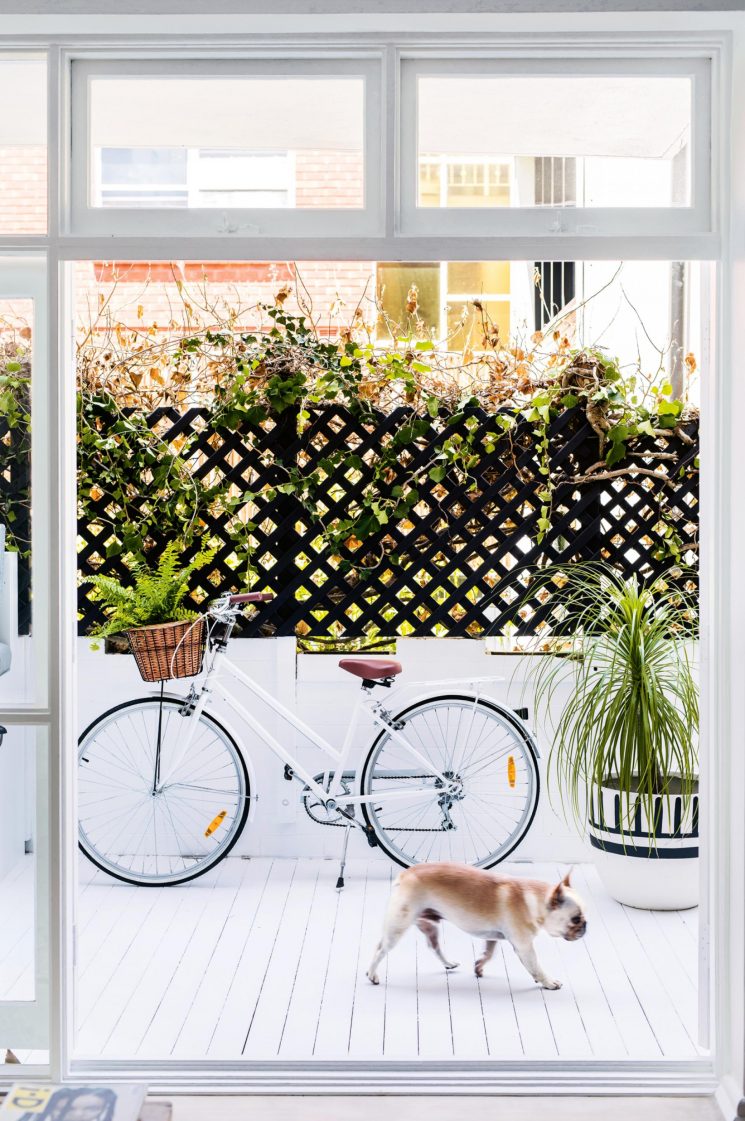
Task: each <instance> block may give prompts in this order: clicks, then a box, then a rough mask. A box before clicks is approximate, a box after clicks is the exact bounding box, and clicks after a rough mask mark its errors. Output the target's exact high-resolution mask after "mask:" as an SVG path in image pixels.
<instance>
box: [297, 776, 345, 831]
mask: <svg viewBox="0 0 745 1121" xmlns="http://www.w3.org/2000/svg"><path fill="white" fill-rule="evenodd" d="M356 777H357V776H356V775H355V772H354V771H343V772H342V776H341V791H340V792H339V795H338V797H337V799H336V802H335V803H334V804H333V806H329V807H327V806H324V804H323V803H322V802H321V801H320V800H319V799H318V797H317V796H316V795H315V794H314V793H313V791H312V790H311V789H310V787H308V786H306V787H304V789H303V794H302V798H303V805H304V806H305V812H306V813H307V815H308V817H309V818H310V819H311V821H315V822H316V824H317V825H335V826H338V827H344V826H347V825H348V824H349V822H350V820H353V819H354V816H355V814H354V806H348V805H344V795H345V794H351V793H352V789H353V787H354V781H355V778H356ZM313 781H314V782H316V783H318V785H319V786H322V787H323V789H324V790H330V789H331V784H332V783H333V781H334V772H333V771H322V772H321V774H319V775H314V776H313Z"/></svg>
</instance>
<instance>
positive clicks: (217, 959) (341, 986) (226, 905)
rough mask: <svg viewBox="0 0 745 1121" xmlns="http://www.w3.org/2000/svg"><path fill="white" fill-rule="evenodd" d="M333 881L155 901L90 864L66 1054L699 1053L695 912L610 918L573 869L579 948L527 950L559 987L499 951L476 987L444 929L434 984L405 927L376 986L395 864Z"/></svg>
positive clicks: (229, 877)
mask: <svg viewBox="0 0 745 1121" xmlns="http://www.w3.org/2000/svg"><path fill="white" fill-rule="evenodd" d="M503 867H504V868H505V870H506V871H512V872H514V873H515V874H517V875H520V874H523V875H526V874H530V875H538V876H541V877H544V878H546V879H554V878H558V872H559V869H558V868H557V867H555V866H552V865H549V864H545V865H526V864H519V865H505V866H503ZM337 870H338V865H337V864H336V862H335V861H320V860H286V859H277V860H271V859H265V858H256V859H251V860H242V859H238V858H235V859H228V860H226V861H224V862H223V863H222V864H221V865H220V866H219V867H218V868H217V869H216V870H215V872H214V873H210V874H208V875H207V876H205V877H203V878H202V879H200V880H196V881H195V882H194V883H192V884H189V885H186V886H184V887H182V888H167V889H160V890H158V889H155V890H153V889H148V888H134V887H129V886H127V885H124V884H118V883H115V882H114V881H112V880H109V879H108V878H106V877H105V876H103V875H102V874H100V873H97V872H95V870H94V869H92V868H91V866H90V865H88V864H87V863H85V864H84V865H83V866H82V867H81V897H80V914H79V937H78V947H79V951H78V952H79V991H78V1025H79V1034H78V1041H77V1047H76V1054H77V1055H78V1057H80V1058H98V1057H102V1056H106V1057H110V1058H134V1057H140V1058H151V1059H162V1058H165V1057H167V1056H173V1057H176V1058H180V1059H196V1058H200V1059H203V1058H205V1057H208V1058H214V1059H240V1058H241V1057H243V1058H246V1059H254V1060H256V1059H258V1060H267V1059H273V1058H279V1059H284V1060H303V1059H307V1058H309V1057H311V1056H313V1057H315V1058H320V1059H333V1060H339V1059H347V1058H350V1059H371V1058H385V1059H413V1058H421V1059H428V1060H433V1059H434V1060H436V1059H440V1058H443V1059H444V1058H453V1057H456V1058H460V1059H487V1058H493V1059H505V1060H514V1059H519V1058H521V1057H525V1058H528V1059H539V1060H546V1059H557V1058H558V1059H593V1058H595V1059H602V1060H614V1059H624V1058H631V1059H635V1060H645V1059H646V1060H650V1059H651V1060H654V1059H657V1060H659V1059H690V1058H694V1057H696V1056H697V1055H698V1054H699V1053H700V1052H699V1051H698V1049H697V1045H696V1039H697V1031H696V1021H697V983H696V976H697V929H696V912H695V911H686V912H671V913H665V912H645V911H635V910H633V909H631V908H625V907H621V906H620V905H619V904H617V903H615V902H614V901H613V900H611V899H610V898H609V897H608V896H607V895H606V894H605V893H604V891H603V890H602V888H601V886H600V882H599V880H598V878H597V875H596V873H595V871H594V869H593V868H592V866H591V865H585V866H581V867H579V868H577V869H575V873H574V876H575V884H576V886H577V888H578V890H579V891H580V892H581V893H582V894H583V896H584V898H585V901H586V905H587V911H588V919H589V924H588V932H587V935H586V936H585V938H584V939H582V940H581V941H580V942H577V943H567V942H563V941H559V940H555V939H551V938H548V937H546V936H541V937H540V938H539V940H538V943H537V946H538V952H539V956H540V958H541V959H542V961H543V962H544V963H545V965H546V967H547V969H548V970H549V971H550V972H551V973H552V974H553V975H554V976H556V977H558V978H559V979H560V980H562V981H563V982H564V985H563V988H562V989H560V990H558V991H556V992H546V991H543V990H541V989H538V988H537V987H536V985H535V984H534V982H533V981H532V980H531V978H530V977H529V976H528V975H527V973H526V972H525V971H524V969H523V967H522V966H521V965H520V963H519V962H518V960H517V958H516V957H515V955H514V953H513V951H512V949H511V947H510V946H509V945H505V944H500V949H499V951H498V953H497V954H496V955H495V957H494V959H493V961H492V962H491V963H490V966H488V967H487V972H486V975H485V977H484V978H483V980H482V981H481V982H479V981H477V980H476V978H475V976H474V973H473V961H474V956H475V953H476V952H477V951H478V950H479V945H478V944H477V943H475V942H473V941H472V940H471V939H470V938H469V937H468V936H466V935H464V934H462V933H461V932H460V931H458V930H456V929H454V928H452V927H446V928H445V932H444V939H443V941H444V942H445V944H446V947H447V953H448V956H450V957H453V958H455V959H456V960H459V961H460V962H461V963H462V965H461V968H460V969H458V970H456V971H455V972H453V973H450V974H446V973H445V971H444V970H443V969H442V966H441V965H440V963H439V962H438V961H437V959H436V958H435V957H434V955H433V954H432V953H431V951H430V950H429V949H428V947H427V945H426V943H425V940H424V938H423V937H422V935H421V934H419V933H418V932H417V931H416V930H412V931H410V932H409V933H407V934H406V935H405V937H404V938H403V939H402V941H401V942H400V944H399V946H398V947H397V948H396V950H395V951H394V952H393V953H392V954H391V956H390V957H389V958H388V959H387V961H388V963H387V967H386V966H385V965H384V967H383V971H382V973H381V984H380V986H379V987H378V988H375V987H374V986H372V985H371V984H370V983H369V982H368V981H367V979H366V977H365V975H364V974H365V969H366V967H367V964H368V960H369V958H370V956H371V952H372V948H373V946H374V944H375V942H376V941H377V938H378V935H379V930H380V924H381V919H382V915H383V912H384V908H385V904H386V900H387V896H388V891H389V885H390V880H391V878H392V876H393V875H395V873H396V869H394V868H393V867H392V866H388V865H387V864H386V863H383V862H381V861H370V862H369V863H364V864H363V863H355V864H352V863H351V862H350V865H349V866H348V870H347V873H348V874H347V886H346V888H345V889H344V891H343V892H341V893H337V892H336V891H335V890H334V884H335V881H336V875H337ZM2 889H3V884H2V883H0V898H2ZM19 913H20V912H19ZM5 925H6V924H5V923H3V924H2V927H0V998H1V997H3V996H5V995H11V993H12V992H14V991H16V992H17V985H18V984H19V983H20V982H19V977H20V976H22V975H23V970H22V969H21V965H22V963H21V960H20V957H19V953H20V946H21V945H22V940H21V939H20V938H19V936H18V931H15V928H14V931H15V933H12V934H10V935H9V934H8V933H7V932H6V929H5ZM21 925H22V924H21ZM8 963H12V967H10V968H9V965H8ZM14 986H15V988H14Z"/></svg>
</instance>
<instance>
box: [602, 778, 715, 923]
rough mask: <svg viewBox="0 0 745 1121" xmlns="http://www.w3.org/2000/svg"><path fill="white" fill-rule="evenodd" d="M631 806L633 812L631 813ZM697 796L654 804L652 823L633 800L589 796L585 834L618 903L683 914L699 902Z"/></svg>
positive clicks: (611, 792) (608, 792) (609, 790)
mask: <svg viewBox="0 0 745 1121" xmlns="http://www.w3.org/2000/svg"><path fill="white" fill-rule="evenodd" d="M629 805H631V806H632V807H633V810H632V812H631V813H630V812H629ZM698 817H699V806H698V793H697V792H696V793H694V794H693V795H692V797H691V798H689V799H688V805H687V806H684V800H683V797H682V796H681V795H680V794H671V795H670V796H669V797H660V798H657V799H655V806H654V823H650V820H649V816H648V814H647V813H646V812H645V810H644V809H643V808H642V807H641V806H640V805H637V804H636V801H635V795H633V794H632V795H631V796H630V797H629V796H628V795H621V794H620V793H619V791H618V790H616V789H614V788H613V787H608V786H603V787H601V788H600V789H597V788H596V789H594V790H593V791H592V795H591V799H590V815H589V822H588V834H589V838H590V844H591V845H592V847H593V849H594V850H595V862H596V865H597V868H598V872H599V873H600V877H601V879H602V881H603V883H604V885H605V887H606V889H607V890H608V892H609V893H610V894H611V895H612V896H613V897H614V898H615V899H617V900H618V901H619V902H620V903H626V904H628V905H629V906H631V907H643V908H646V909H650V910H681V909H683V908H686V907H695V906H696V904H697V902H698V879H699V871H698V852H699V850H698Z"/></svg>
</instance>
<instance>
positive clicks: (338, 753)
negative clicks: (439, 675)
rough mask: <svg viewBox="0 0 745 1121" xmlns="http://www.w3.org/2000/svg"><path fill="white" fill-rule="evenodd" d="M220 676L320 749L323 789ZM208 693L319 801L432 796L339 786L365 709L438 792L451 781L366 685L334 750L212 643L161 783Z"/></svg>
mask: <svg viewBox="0 0 745 1121" xmlns="http://www.w3.org/2000/svg"><path fill="white" fill-rule="evenodd" d="M226 677H232V678H233V679H234V680H236V681H238V682H239V683H240V684H241V685H243V686H244V688H246V689H247V690H248V691H249V692H250V693H252V694H253V695H254V696H255V697H257V698H258V699H259V700H260V701H263V702H264V703H265V704H266V705H267V706H268V707H269V708H270V709H271V710H272V711H274V712H275V713H277V714H278V715H279V716H280V717H281V718H282V720H284V721H285V722H286V723H287V724H289V725H290V726H291V727H293V728H295V730H296V731H298V732H300V733H301V735H303V736H304V737H305V738H306V739H308V740H309V741H310V743H312V744H313V745H314V747H317V748H319V750H320V751H322V752H323V753H324V754H325V755H327V756H328V757H329V758H330V759H331V760H332V762H333V767H329V768H327V769H326V770H325V771H324V782H325V783H328V781H329V780H328V776H329V774H330V772H331V771H332V770H333V772H334V777H333V780H332V781H331V783H330V786H329V787H328V789H326V786H324V785H321V784H320V783H318V782H316V780H315V778H314V776H313V775H311V774H310V772H309V771H307V770H306V768H305V767H303V765H302V764H301V763H300V762H299V761H298V760H297V759H296V758H295V757H294V756H293V755H292V754H291V753H290V752H289V751H287V749H286V748H285V747H284V746H283V745H282V744H281V743H280V742H279V740H278V739H277V738H276V737H275V736H273V735H272V733H271V732H270V731H269V729H268V728H267V727H266V725H264V724H262V722H261V721H260V720H259V719H258V718H257V717H256V716H254V714H253V713H252V712H250V711H249V709H248V708H246V706H245V705H243V704H241V702H240V701H239V700H238V698H237V697H236V696H235V695H234V694H233V692H232V691H231V689H230V688H229V686H228V685H227V683H226ZM494 680H495V678H493V677H489V678H473V679H469V681H468V684H469V685H471V686H473V685H474V684H476V683H477V682H481V681H491V682H493V681H494ZM496 680H498V679H496ZM448 683H449V684H452V683H453V679H451V680H450V681H449V682H448ZM434 684H438V683H435V682H431V683H429V685H430V688H431V687H432V685H434ZM364 694H367V695H364ZM213 695H214V696H219V697H221V698H222V699H223V700H224V701H225V703H226V704H228V705H229V706H230V708H231V709H232V710H233V711H234V712H235V713H236V714H237V715H238V716H239V717H240V719H241V720H243V721H244V722H245V723H246V724H247V725H248V727H249V728H251V730H252V731H253V732H255V733H256V735H257V736H258V737H259V738H260V739H261V740H262V741H263V742H264V743H265V744H266V746H267V747H268V748H269V749H270V750H271V751H272V752H273V753H274V754H275V755H276V756H277V757H278V759H279V760H280V761H281V762H282V763H284V764H285V765H286V766H288V767H289V768H290V769H291V770H292V772H293V774H294V775H296V776H297V777H298V778H300V779H301V780H302V781H303V782H304V783H305V784H306V786H307V787H308V788H309V789H310V790H311V791H312V793H313V794H314V795H315V796H316V797H317V798H318V800H319V801H320V802H321V803H322V804H323V805H330V804H332V803H334V804H335V803H336V801H337V800H338V799H339V798H340V797H342V796H343V801H344V804H345V805H355V804H361V803H367V802H371V801H373V800H374V801H375V802H382V801H393V800H395V799H397V798H409V799H410V798H412V797H417V796H421V797H431V796H432V786H431V785H429V786H424V785H422V786H420V787H416V786H410V787H409V786H407V787H406V788H405V789H404V790H400V789H399V790H392V791H379V790H376V791H375V793H374V794H362V793H358V794H348V793H346V792H344V791H343V786H342V782H343V779H342V775H343V773H344V771H345V769H346V767H347V764H348V762H349V761H350V758H351V756H352V752H353V749H354V737H355V733H356V730H357V727H358V725H359V720H360V714H361V713H362V712H363V711H365V710H366V711H368V712H369V713H370V715H371V717H372V720H373V723H374V724H375V725H376V726H377V727H378V728H381V729H385V730H386V731H387V732H388V734H389V735H390V736H391V738H392V739H393V740H395V742H396V743H397V744H399V746H401V747H402V748H403V749H404V750H405V751H406V752H407V753H408V754H409V755H410V756H411V758H412V762H415V763H417V764H418V765H419V767H423V768H425V770H426V773H427V776H428V777H430V778H434V779H436V780H437V781H438V782H440V783H441V784H442V791H443V793H448V792H449V791H450V789H451V787H452V786H453V783H452V781H451V778H449V777H448V776H446V775H444V774H442V773H441V772H440V771H438V770H437V768H435V767H433V766H432V763H431V761H430V760H428V759H426V758H425V757H424V756H423V755H421V754H420V753H419V752H418V751H417V750H416V748H415V747H414V746H413V745H412V744H410V743H409V741H408V740H407V739H406V737H405V736H403V735H402V734H401V731H400V729H399V728H397V727H395V726H394V724H393V723H392V722H391V721H390V720H388V719H386V716H387V713H386V712H385V710H384V708H383V705H382V703H381V701H380V700H378V698H376V697H373V696H372V695H370V694H369V693H368V691H367V690H363V696H362V697H361V698H360V700H359V701H358V703H357V705H356V707H355V710H354V713H353V715H352V720H351V721H350V724H349V727H348V729H347V734H346V736H345V739H344V743H343V745H342V747H341V748H340V749H337V748H335V747H334V746H333V745H332V744H330V743H329V742H328V740H326V739H324V737H323V736H321V735H319V734H318V732H316V731H315V730H314V729H313V728H311V727H310V725H308V724H306V723H305V721H303V720H301V719H300V718H299V717H298V716H297V715H296V714H295V713H294V712H292V711H291V710H290V709H289V708H287V706H286V705H284V704H282V702H281V701H279V700H278V699H277V698H276V697H274V696H272V694H271V693H269V692H267V690H266V689H264V688H263V687H262V686H261V685H259V683H258V682H257V681H255V680H254V679H253V678H252V677H250V676H249V675H248V674H247V673H244V672H243V670H241V669H239V668H238V666H236V665H235V664H234V663H233V662H231V661H230V659H229V658H228V657H227V655H226V653H225V650H224V648H223V647H222V646H218V647H217V648H216V649H215V650H214V652H213V653H212V655H211V658H210V662H209V664H208V667H207V670H206V672H205V676H204V679H203V681H202V683H201V686H200V687H199V689H198V691H197V699H196V702H195V703H194V707H193V709H192V711H191V713H190V715H189V720H190V721H191V723H190V728H189V730H188V732H187V734H186V735H185V736H184V738H183V740H182V742H181V749H180V751H179V752H177V753H176V755H175V757H174V759H173V760H172V761H171V765H170V767H169V769H168V771H167V772H166V774H165V776H164V775H162V774H161V779H160V781H161V783H162V784H163V785H165V784H166V783H167V782H168V778H169V775H170V774H172V773H174V772H175V771H176V769H177V768H178V766H179V764H180V762H181V760H182V759H183V757H184V755H185V754H186V752H187V751H188V749H189V745H190V743H191V740H192V737H193V735H194V733H195V730H196V728H197V725H198V722H199V717H200V715H201V714H202V712H203V711H204V709H205V706H206V705H207V703H208V702H209V700H210V698H211V696H213ZM478 701H479V692H478V689H477V690H476V691H475V694H474V698H473V704H474V712H475V710H476V706H477V704H478ZM192 718H193V720H192Z"/></svg>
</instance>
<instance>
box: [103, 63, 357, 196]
mask: <svg viewBox="0 0 745 1121" xmlns="http://www.w3.org/2000/svg"><path fill="white" fill-rule="evenodd" d="M363 118H364V80H363V79H362V78H359V77H334V78H326V77H323V78H284V77H260V78H258V77H245V78H244V77H237V78H236V77H231V78H198V79H197V78H185V77H172V78H171V77H166V78H164V77H158V78H118V77H117V78H108V77H107V78H94V79H92V80H91V82H90V145H91V151H90V184H89V191H90V205H91V206H94V207H113V208H132V207H147V208H151V207H156V208H165V209H171V208H209V207H225V208H233V207H238V208H247V209H252V208H258V209H262V208H267V207H272V208H288V207H289V208H297V209H337V208H345V209H350V208H352V209H359V208H361V207H363V205H364V159H363V140H364V119H363Z"/></svg>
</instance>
